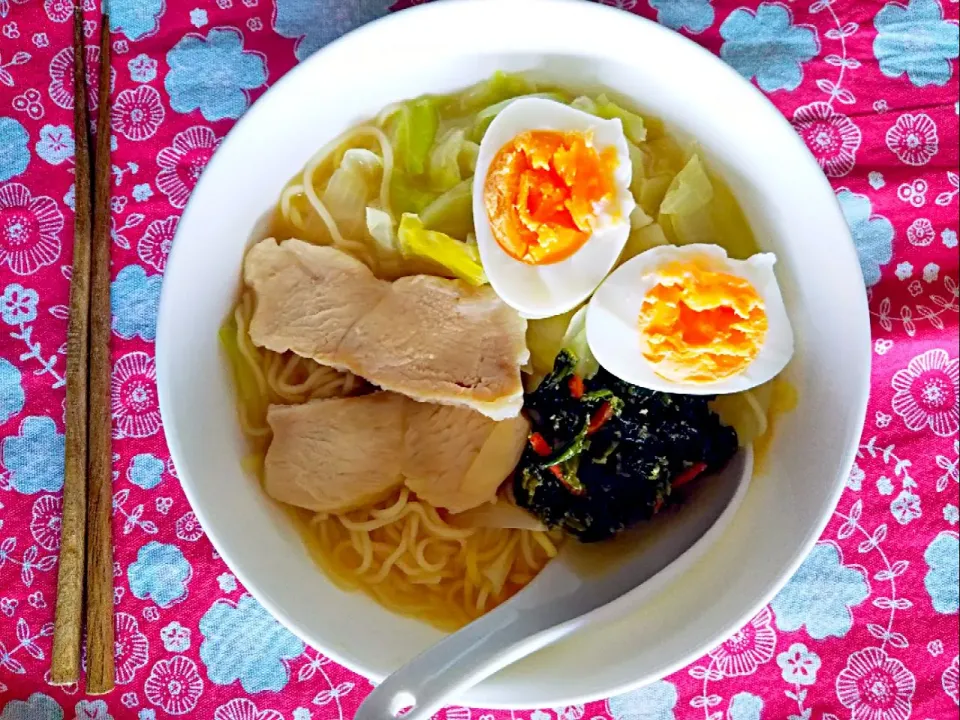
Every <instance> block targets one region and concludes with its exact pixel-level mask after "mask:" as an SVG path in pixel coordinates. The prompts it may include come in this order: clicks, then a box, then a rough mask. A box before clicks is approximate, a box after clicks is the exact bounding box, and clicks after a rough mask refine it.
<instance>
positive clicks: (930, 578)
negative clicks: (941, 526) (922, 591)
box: [923, 532, 960, 615]
mask: <svg viewBox="0 0 960 720" xmlns="http://www.w3.org/2000/svg"><path fill="white" fill-rule="evenodd" d="M923 559H924V560H926V562H927V567H928V568H929V569H928V570H927V574H926V576H924V578H923V584H924V586H925V587H926V588H927V594H928V595H930V600H931V602H932V603H933V609H934V610H936V611H937V612H938V613H940V614H941V615H956V614H957V611H958V608H960V541H958V539H957V534H956V533H954V532H941V533H940V534H939V535H937V537H935V538H934V539H933V542H931V543H930V545H929V546H928V547H927V550H926V552H924V553H923Z"/></svg>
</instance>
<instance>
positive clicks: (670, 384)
mask: <svg viewBox="0 0 960 720" xmlns="http://www.w3.org/2000/svg"><path fill="white" fill-rule="evenodd" d="M694 259H696V260H697V262H698V265H700V266H701V267H704V268H706V269H708V270H713V271H716V272H725V273H729V274H731V275H735V276H737V277H740V278H743V279H745V280H747V281H749V282H750V283H751V284H752V285H753V287H754V288H755V289H756V291H757V293H758V294H759V295H760V297H761V298H762V299H763V302H764V305H765V310H766V313H767V334H766V337H765V338H764V342H763V345H762V346H761V348H760V352H759V353H758V354H757V357H756V358H754V360H753V362H751V363H750V364H749V365H748V366H747V367H746V368H744V370H743V371H742V372H740V373H739V374H737V375H732V376H730V377H727V378H723V379H720V380H715V381H712V382H707V383H697V382H678V381H674V380H668V379H667V378H664V377H661V376H660V375H657V373H656V371H655V369H654V366H653V365H652V364H651V363H650V362H649V361H648V360H647V359H646V358H645V357H644V356H643V352H642V349H641V337H640V325H639V317H640V310H641V306H642V304H643V299H644V297H645V296H646V294H647V292H648V291H649V290H650V289H651V288H652V287H654V286H655V285H656V284H657V282H658V278H657V271H658V269H660V268H662V267H664V266H665V265H667V264H669V263H672V262H683V263H686V262H690V261H692V260H694ZM776 261H777V259H776V256H775V255H773V254H772V253H761V254H758V255H754V256H753V257H751V258H749V259H747V260H733V259H730V258H728V257H727V251H726V250H724V249H723V248H722V247H720V246H718V245H685V246H682V247H676V246H673V245H664V246H661V247H657V248H653V249H651V250H647V251H646V252H644V253H641V254H640V255H637V256H636V257H634V258H631V259H630V260H629V261H627V262H626V263H624V264H623V265H621V266H620V267H619V268H617V269H616V271H615V272H613V273H612V274H611V275H610V277H608V278H607V279H606V280H605V281H604V282H603V284H602V285H601V286H600V287H599V288H598V289H597V292H596V293H595V294H594V296H593V299H592V300H591V301H590V305H589V307H588V309H587V343H588V345H589V346H590V349H591V350H592V351H593V354H594V356H595V357H596V358H597V361H598V362H599V363H600V365H602V366H603V367H604V368H606V369H607V370H608V371H609V372H611V373H613V374H614V375H616V376H617V377H619V378H620V379H622V380H625V381H626V382H629V383H632V384H634V385H639V386H641V387H645V388H648V389H650V390H657V391H660V392H668V393H683V394H687V395H723V394H728V393H736V392H741V391H743V390H749V389H750V388H753V387H756V386H757V385H762V384H763V383H765V382H767V381H768V380H771V379H773V378H774V377H776V376H777V375H778V374H779V373H780V371H781V370H783V368H784V367H785V366H786V364H787V363H788V362H789V361H790V358H791V356H792V355H793V329H792V328H791V327H790V319H789V318H788V317H787V309H786V307H785V306H784V303H783V296H782V295H781V293H780V286H779V285H778V284H777V278H776V276H775V275H774V273H773V266H774V264H775V263H776Z"/></svg>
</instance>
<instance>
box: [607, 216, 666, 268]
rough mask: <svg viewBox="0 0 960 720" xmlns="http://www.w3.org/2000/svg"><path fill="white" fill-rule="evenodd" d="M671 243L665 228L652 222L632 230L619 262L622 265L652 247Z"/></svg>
mask: <svg viewBox="0 0 960 720" xmlns="http://www.w3.org/2000/svg"><path fill="white" fill-rule="evenodd" d="M669 244H670V241H669V240H667V236H666V235H665V234H664V232H663V228H662V227H660V225H659V224H657V223H651V224H649V225H645V226H644V227H642V228H637V229H635V230H631V231H630V235H629V236H628V237H627V244H626V245H624V246H623V252H622V253H620V261H619V262H618V263H617V264H618V265H622V264H623V263H625V262H626V261H627V260H629V259H630V258H632V257H636V256H637V255H639V254H640V253H643V252H646V251H647V250H649V249H651V248H655V247H658V246H659V245H669Z"/></svg>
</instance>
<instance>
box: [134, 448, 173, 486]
mask: <svg viewBox="0 0 960 720" xmlns="http://www.w3.org/2000/svg"><path fill="white" fill-rule="evenodd" d="M165 467H166V465H164V463H163V460H161V459H159V458H156V457H154V456H153V455H151V454H150V453H141V454H140V455H135V456H134V458H133V460H132V461H131V463H130V467H129V468H127V479H129V480H130V482H132V483H133V484H134V485H139V486H140V487H142V488H143V489H144V490H152V489H153V488H155V487H156V486H157V485H159V484H160V481H161V480H162V479H163V477H162V476H163V470H164V468H165Z"/></svg>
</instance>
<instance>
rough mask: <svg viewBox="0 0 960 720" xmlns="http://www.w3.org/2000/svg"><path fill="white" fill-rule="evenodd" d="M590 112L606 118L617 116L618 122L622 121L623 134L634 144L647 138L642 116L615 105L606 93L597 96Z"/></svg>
mask: <svg viewBox="0 0 960 720" xmlns="http://www.w3.org/2000/svg"><path fill="white" fill-rule="evenodd" d="M592 114H593V115H597V116H598V117H602V118H604V119H606V120H613V119H614V118H618V119H619V120H620V122H621V123H623V134H624V135H626V136H627V139H628V140H629V141H630V142H632V143H634V144H640V143H642V142H643V141H644V140H646V139H647V128H646V125H645V124H644V121H643V118H642V117H640V116H639V115H637V114H636V113H634V112H630V111H629V110H627V109H625V108H623V107H621V106H619V105H617V104H616V103H615V102H613V101H611V100H610V99H609V98H608V97H607V96H606V95H600V96H599V97H597V102H596V103H595V108H594V111H593V113H592Z"/></svg>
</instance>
